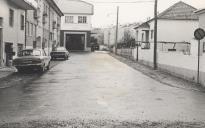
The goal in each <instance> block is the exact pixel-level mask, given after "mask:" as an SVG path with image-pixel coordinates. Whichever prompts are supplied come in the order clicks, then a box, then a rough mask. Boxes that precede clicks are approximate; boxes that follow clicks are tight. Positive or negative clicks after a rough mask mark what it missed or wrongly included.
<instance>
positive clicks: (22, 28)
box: [20, 14, 25, 30]
mask: <svg viewBox="0 0 205 128" xmlns="http://www.w3.org/2000/svg"><path fill="white" fill-rule="evenodd" d="M20 20H21V21H20V22H21V23H20V25H21V26H20V27H21V30H24V29H25V17H24V15H22V14H21V16H20Z"/></svg>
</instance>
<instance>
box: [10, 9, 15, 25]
mask: <svg viewBox="0 0 205 128" xmlns="http://www.w3.org/2000/svg"><path fill="white" fill-rule="evenodd" d="M9 25H10V26H11V27H13V26H14V10H12V9H10V10H9Z"/></svg>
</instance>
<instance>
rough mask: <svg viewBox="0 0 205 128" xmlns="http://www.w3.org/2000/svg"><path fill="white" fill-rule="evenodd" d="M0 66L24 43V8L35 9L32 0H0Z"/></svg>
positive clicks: (34, 2)
mask: <svg viewBox="0 0 205 128" xmlns="http://www.w3.org/2000/svg"><path fill="white" fill-rule="evenodd" d="M0 6H1V7H0V66H7V65H9V64H10V60H12V57H13V55H14V53H15V54H17V53H18V52H19V51H20V50H21V49H23V48H24V44H25V30H26V26H25V17H26V16H25V10H35V9H36V8H37V3H36V1H34V0H29V2H28V1H25V0H0Z"/></svg>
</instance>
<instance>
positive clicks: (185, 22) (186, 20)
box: [135, 1, 198, 50]
mask: <svg viewBox="0 0 205 128" xmlns="http://www.w3.org/2000/svg"><path fill="white" fill-rule="evenodd" d="M196 10H197V9H196V8H194V7H192V6H190V5H188V4H186V3H184V2H182V1H180V2H178V3H176V4H174V5H173V6H171V7H170V8H168V9H167V10H165V11H164V12H162V13H160V14H159V15H158V27H157V41H158V43H160V44H159V45H158V46H159V48H158V49H163V48H162V45H164V44H165V43H164V44H162V43H163V42H166V43H167V44H166V45H167V47H168V48H172V47H174V43H179V42H180V43H183V42H186V43H189V42H190V41H191V40H192V39H193V38H194V36H193V33H194V30H195V29H196V28H198V17H197V15H195V14H194V11H196ZM135 29H136V33H137V35H136V40H137V41H139V42H141V43H143V42H144V43H146V44H147V43H151V45H153V41H154V19H151V20H148V21H146V22H144V23H142V24H141V25H139V26H138V27H136V28H135ZM170 42H171V43H170ZM186 43H185V44H184V46H179V45H178V48H176V49H178V50H184V47H186V45H187V44H186ZM147 46H148V47H147V48H149V46H150V44H147ZM167 47H164V48H166V49H168V48H167Z"/></svg>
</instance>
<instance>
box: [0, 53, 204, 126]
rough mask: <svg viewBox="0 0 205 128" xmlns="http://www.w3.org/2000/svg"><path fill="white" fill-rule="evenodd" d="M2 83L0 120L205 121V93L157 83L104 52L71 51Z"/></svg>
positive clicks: (4, 121) (0, 122) (0, 121)
mask: <svg viewBox="0 0 205 128" xmlns="http://www.w3.org/2000/svg"><path fill="white" fill-rule="evenodd" d="M17 76H18V77H11V78H8V79H7V80H3V81H1V82H0V84H1V85H2V84H4V85H8V84H10V85H12V86H11V87H9V88H5V89H0V124H6V123H10V122H24V121H33V120H40V121H44V120H47V121H49V120H59V121H61V120H62V121H63V120H72V119H79V120H86V119H88V120H118V121H143V120H149V121H185V122H204V121H205V93H201V92H193V91H189V90H183V89H179V88H174V87H170V86H167V85H164V84H161V83H159V82H157V81H155V80H153V79H151V78H149V77H147V76H145V75H143V74H141V73H140V72H138V71H136V70H134V69H132V68H130V67H129V66H127V65H125V64H123V63H121V62H119V61H118V60H116V59H114V58H113V57H111V56H109V55H108V54H107V53H102V52H96V53H75V54H72V55H71V58H70V59H69V60H67V61H62V62H60V63H59V64H58V65H56V66H55V67H53V68H52V69H50V70H49V71H48V72H46V73H45V74H43V75H40V74H23V75H22V74H17Z"/></svg>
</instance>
